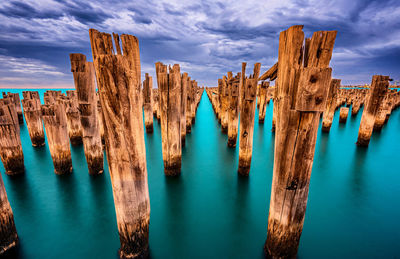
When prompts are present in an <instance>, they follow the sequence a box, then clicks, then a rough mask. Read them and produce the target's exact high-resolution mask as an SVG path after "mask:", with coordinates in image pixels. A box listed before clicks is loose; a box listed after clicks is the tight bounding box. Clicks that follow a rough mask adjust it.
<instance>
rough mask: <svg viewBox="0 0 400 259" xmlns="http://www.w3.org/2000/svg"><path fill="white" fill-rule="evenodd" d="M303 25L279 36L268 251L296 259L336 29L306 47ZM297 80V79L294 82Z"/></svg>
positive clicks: (273, 255)
mask: <svg viewBox="0 0 400 259" xmlns="http://www.w3.org/2000/svg"><path fill="white" fill-rule="evenodd" d="M302 28H303V26H299V25H298V26H292V27H290V28H289V29H288V30H286V31H283V32H281V33H280V37H279V58H278V77H277V80H278V82H277V85H276V90H275V91H276V94H275V103H274V106H276V108H277V113H278V116H277V121H276V131H275V156H274V169H273V179H272V188H271V202H270V207H269V216H268V234H267V241H266V243H265V246H264V250H265V253H266V256H267V257H270V258H295V257H296V254H297V249H298V246H299V242H300V236H301V233H302V229H303V223H304V216H305V212H306V207H307V198H308V189H309V183H310V176H311V169H312V164H313V158H314V151H315V143H316V139H317V133H318V124H319V120H320V115H321V112H323V111H324V109H325V101H326V96H327V91H328V87H329V83H330V80H331V72H332V69H331V68H330V67H329V62H330V59H331V56H332V50H333V45H334V41H335V37H336V31H318V32H314V34H313V36H312V38H311V39H306V41H305V42H306V44H305V47H304V48H303V46H304V45H303V42H304V33H303V30H302ZM295 79H296V80H295Z"/></svg>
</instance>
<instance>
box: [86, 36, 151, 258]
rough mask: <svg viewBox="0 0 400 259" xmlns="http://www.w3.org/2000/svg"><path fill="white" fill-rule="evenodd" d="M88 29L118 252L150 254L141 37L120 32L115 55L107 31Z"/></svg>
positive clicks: (124, 255) (137, 255) (132, 255)
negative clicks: (113, 205) (112, 202)
mask: <svg viewBox="0 0 400 259" xmlns="http://www.w3.org/2000/svg"><path fill="white" fill-rule="evenodd" d="M89 33H90V42H91V46H92V53H93V60H94V64H95V67H96V76H97V85H98V88H99V93H100V102H101V107H102V109H103V118H104V131H105V134H104V136H105V139H106V141H105V142H106V154H107V161H108V168H109V172H110V176H111V183H112V189H113V196H114V204H115V211H116V216H117V224H118V232H119V237H120V242H121V248H120V250H119V256H120V257H121V258H146V257H148V255H149V220H150V199H149V190H148V183H147V167H146V149H145V142H144V129H143V128H144V127H143V115H142V102H141V93H140V83H141V79H140V57H139V42H138V40H137V38H136V37H134V36H132V35H126V34H122V35H121V41H122V52H121V51H120V50H118V51H117V53H123V55H121V54H117V55H114V50H113V44H112V39H111V35H110V34H107V33H100V32H98V31H96V30H94V29H90V30H89ZM114 39H117V38H116V36H114ZM115 45H116V46H118V45H117V44H115Z"/></svg>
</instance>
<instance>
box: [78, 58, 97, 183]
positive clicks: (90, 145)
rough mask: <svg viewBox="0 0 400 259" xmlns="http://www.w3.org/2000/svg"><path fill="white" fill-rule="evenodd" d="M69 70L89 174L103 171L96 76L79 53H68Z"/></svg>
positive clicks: (92, 68) (90, 63)
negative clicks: (74, 90)
mask: <svg viewBox="0 0 400 259" xmlns="http://www.w3.org/2000/svg"><path fill="white" fill-rule="evenodd" d="M70 61H71V72H72V73H73V75H74V83H75V89H76V93H77V99H78V107H79V117H80V123H81V127H82V140H83V149H84V151H85V157H86V162H87V165H88V170H89V174H91V175H95V174H102V173H103V147H102V141H101V134H100V126H99V119H98V118H99V117H100V116H99V115H98V107H97V106H98V101H97V96H96V82H95V80H96V77H95V69H94V66H93V63H92V62H87V61H86V56H85V55H83V54H79V53H73V54H70Z"/></svg>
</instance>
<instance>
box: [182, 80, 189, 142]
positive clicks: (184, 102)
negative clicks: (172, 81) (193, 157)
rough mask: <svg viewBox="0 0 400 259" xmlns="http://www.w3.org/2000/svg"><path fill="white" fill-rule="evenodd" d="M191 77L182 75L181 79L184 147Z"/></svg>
mask: <svg viewBox="0 0 400 259" xmlns="http://www.w3.org/2000/svg"><path fill="white" fill-rule="evenodd" d="M189 81H190V77H188V74H187V73H183V74H182V78H181V84H182V85H181V143H182V147H184V146H185V143H186V106H187V89H188V85H189Z"/></svg>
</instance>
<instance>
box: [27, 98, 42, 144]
mask: <svg viewBox="0 0 400 259" xmlns="http://www.w3.org/2000/svg"><path fill="white" fill-rule="evenodd" d="M22 107H23V110H24V115H25V120H26V126H27V128H28V132H29V137H30V138H31V142H32V146H34V147H41V146H44V145H45V138H44V130H43V121H42V106H41V103H40V99H38V98H30V99H29V98H28V97H26V98H25V97H24V99H22Z"/></svg>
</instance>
